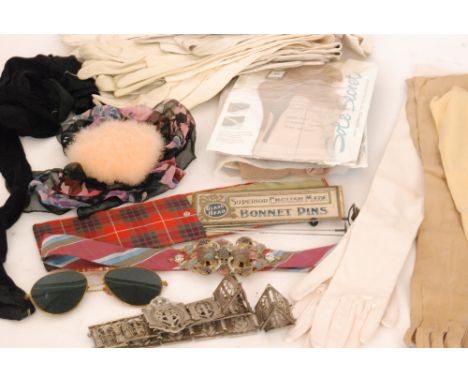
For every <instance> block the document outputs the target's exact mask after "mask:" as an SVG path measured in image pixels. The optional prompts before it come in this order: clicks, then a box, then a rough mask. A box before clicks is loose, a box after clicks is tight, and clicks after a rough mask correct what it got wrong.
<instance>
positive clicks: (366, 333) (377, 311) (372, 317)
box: [359, 301, 384, 344]
mask: <svg viewBox="0 0 468 382" xmlns="http://www.w3.org/2000/svg"><path fill="white" fill-rule="evenodd" d="M367 303H368V304H369V305H370V306H371V308H370V311H369V314H368V315H367V319H366V322H365V323H364V326H363V327H362V330H361V334H360V335H359V339H360V341H361V343H363V344H366V343H368V342H369V341H370V339H371V338H372V337H373V336H374V335H375V332H376V331H377V329H378V328H379V326H380V322H381V321H382V316H383V314H384V311H383V309H382V308H379V307H376V306H375V304H374V303H373V302H371V301H368V302H367Z"/></svg>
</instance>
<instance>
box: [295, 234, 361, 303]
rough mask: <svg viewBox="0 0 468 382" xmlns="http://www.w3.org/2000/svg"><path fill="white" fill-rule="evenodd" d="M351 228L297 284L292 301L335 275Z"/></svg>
mask: <svg viewBox="0 0 468 382" xmlns="http://www.w3.org/2000/svg"><path fill="white" fill-rule="evenodd" d="M352 227H353V226H351V228H350V230H349V231H348V233H347V234H346V235H345V236H344V237H343V238H342V239H341V241H340V242H339V243H338V244H337V245H336V246H335V247H334V248H333V249H332V250H330V251H329V252H328V253H327V254H326V255H325V256H324V257H323V260H321V261H320V262H319V264H318V265H317V266H316V267H315V268H314V269H312V270H311V271H310V272H309V274H308V275H307V276H306V277H305V278H304V279H303V280H302V281H301V282H300V283H299V285H298V286H297V287H296V288H294V289H293V290H292V292H291V293H290V296H291V298H292V299H293V300H295V301H298V300H300V299H302V298H303V297H305V296H307V295H308V294H309V293H311V292H313V291H314V290H315V289H316V288H317V287H318V286H319V285H320V284H323V283H324V282H325V281H327V280H329V279H330V278H331V277H332V276H333V275H334V274H335V271H336V269H337V268H338V265H339V264H340V262H341V259H342V257H343V254H344V253H345V251H346V247H347V245H348V242H349V234H350V233H351V231H352Z"/></svg>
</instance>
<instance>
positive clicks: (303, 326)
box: [286, 293, 321, 343]
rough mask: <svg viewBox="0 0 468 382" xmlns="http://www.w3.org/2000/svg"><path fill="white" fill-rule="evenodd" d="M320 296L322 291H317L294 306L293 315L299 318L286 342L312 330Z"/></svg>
mask: <svg viewBox="0 0 468 382" xmlns="http://www.w3.org/2000/svg"><path fill="white" fill-rule="evenodd" d="M320 297H321V293H316V294H314V295H312V296H311V297H309V298H307V299H303V300H301V301H299V302H298V303H296V304H295V306H294V308H293V316H294V317H295V318H297V320H296V323H295V325H294V327H293V328H292V329H291V330H290V331H289V333H288V336H287V338H286V342H288V343H291V342H295V341H297V340H298V339H299V338H300V337H301V336H303V335H304V334H306V333H307V332H308V331H309V330H310V328H311V327H312V323H313V321H314V316H315V309H316V307H317V304H318V302H319V301H320Z"/></svg>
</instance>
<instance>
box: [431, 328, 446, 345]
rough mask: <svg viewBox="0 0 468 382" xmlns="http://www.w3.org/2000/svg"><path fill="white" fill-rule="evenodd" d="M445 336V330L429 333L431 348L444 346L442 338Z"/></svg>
mask: <svg viewBox="0 0 468 382" xmlns="http://www.w3.org/2000/svg"><path fill="white" fill-rule="evenodd" d="M446 336H447V331H446V330H439V331H434V332H432V333H431V335H430V340H431V347H432V348H444V347H445V346H444V339H445V337H446Z"/></svg>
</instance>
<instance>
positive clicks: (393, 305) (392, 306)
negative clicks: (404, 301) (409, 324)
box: [380, 286, 400, 328]
mask: <svg viewBox="0 0 468 382" xmlns="http://www.w3.org/2000/svg"><path fill="white" fill-rule="evenodd" d="M398 289H399V287H398V286H396V287H395V289H394V290H393V292H392V295H391V296H390V301H389V302H388V305H387V308H386V309H385V313H384V316H383V317H382V321H381V322H380V324H381V325H382V326H383V327H385V328H393V327H394V326H395V325H396V324H397V322H398V316H399V314H400V308H399V306H398V303H399V299H398Z"/></svg>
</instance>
